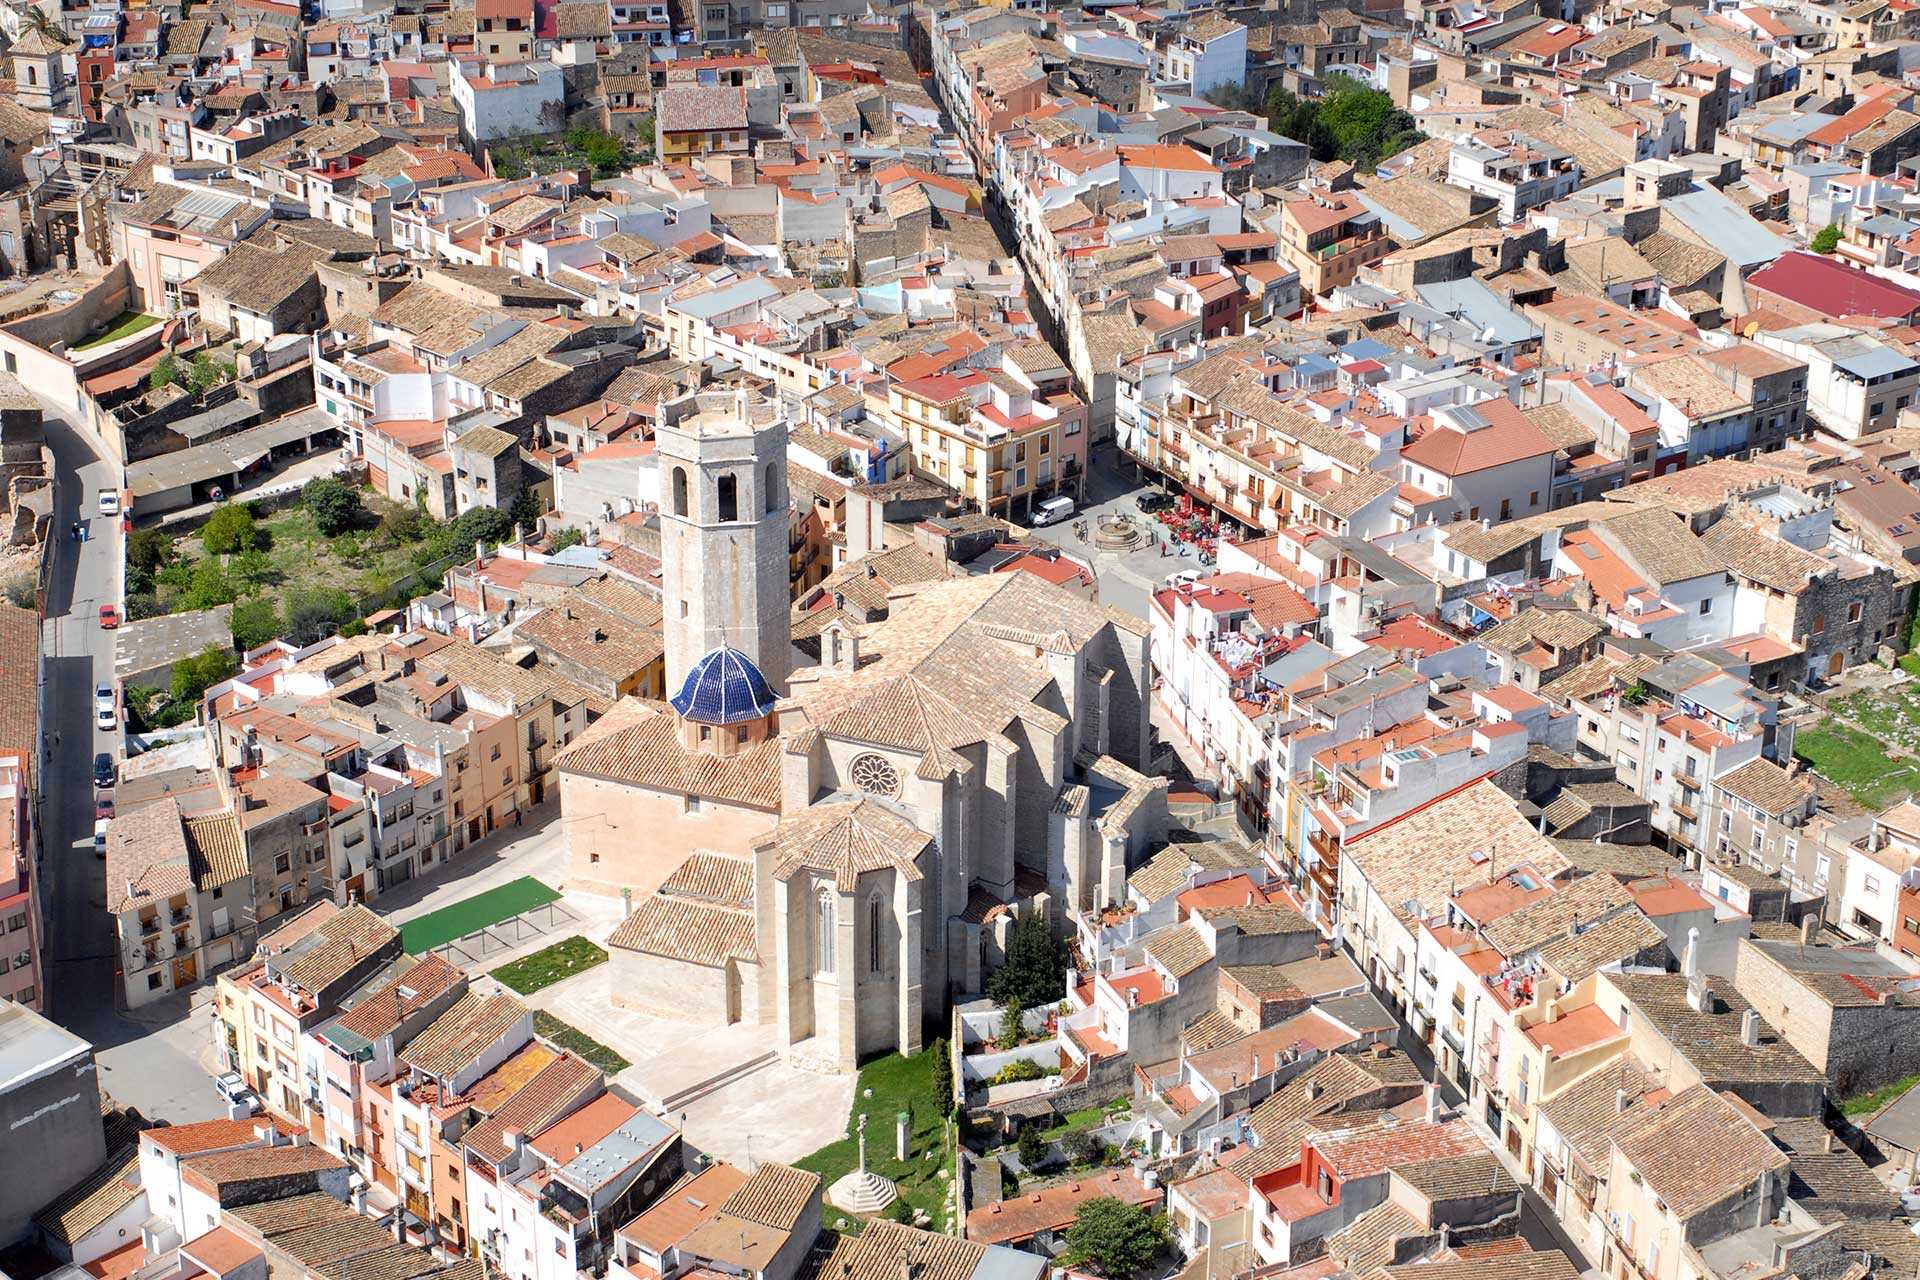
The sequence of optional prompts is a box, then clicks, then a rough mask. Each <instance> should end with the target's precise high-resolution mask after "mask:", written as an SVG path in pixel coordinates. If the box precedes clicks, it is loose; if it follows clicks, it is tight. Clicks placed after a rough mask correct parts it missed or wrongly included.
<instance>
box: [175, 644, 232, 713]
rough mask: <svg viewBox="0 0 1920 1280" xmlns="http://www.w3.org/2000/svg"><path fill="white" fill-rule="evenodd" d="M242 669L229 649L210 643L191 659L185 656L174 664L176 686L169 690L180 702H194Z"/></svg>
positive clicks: (176, 700)
mask: <svg viewBox="0 0 1920 1280" xmlns="http://www.w3.org/2000/svg"><path fill="white" fill-rule="evenodd" d="M239 669H240V663H239V661H238V660H237V659H236V658H235V657H234V656H233V651H232V650H230V649H222V648H220V647H218V646H217V645H208V646H207V647H206V648H205V649H202V650H201V651H200V652H199V653H197V654H195V655H194V656H193V657H191V658H182V659H180V661H178V662H176V663H174V664H173V685H172V688H171V689H170V692H171V693H172V695H173V700H174V701H175V702H177V703H194V702H198V701H199V700H200V695H201V694H203V693H205V692H206V691H207V690H208V689H209V688H211V687H213V686H214V685H216V684H219V683H220V682H221V681H222V680H225V679H227V678H228V677H229V676H231V675H233V673H234V672H236V671H238V670H239Z"/></svg>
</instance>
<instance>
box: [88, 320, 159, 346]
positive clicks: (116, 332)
mask: <svg viewBox="0 0 1920 1280" xmlns="http://www.w3.org/2000/svg"><path fill="white" fill-rule="evenodd" d="M159 323H160V317H159V316H150V315H146V314H145V313H143V312H139V311H122V312H121V313H120V314H119V315H117V316H115V317H114V319H113V323H112V324H110V325H108V326H107V327H106V328H104V329H102V330H101V331H100V332H99V333H96V334H94V335H93V336H92V337H90V338H88V339H87V340H86V341H85V342H81V343H77V344H75V346H74V348H73V349H74V350H75V351H91V350H92V349H93V348H95V347H104V346H106V345H107V344H108V343H109V342H118V341H120V339H122V338H127V337H131V336H133V335H134V334H136V333H138V332H140V331H141V330H142V329H151V328H153V326H155V325H157V324H159Z"/></svg>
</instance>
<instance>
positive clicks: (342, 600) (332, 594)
mask: <svg viewBox="0 0 1920 1280" xmlns="http://www.w3.org/2000/svg"><path fill="white" fill-rule="evenodd" d="M354 612H355V611H354V607H353V600H352V599H351V598H350V597H348V595H347V593H346V592H344V591H342V590H341V589H340V588H338V587H322V588H320V589H319V590H316V591H308V592H304V593H302V594H301V596H300V597H299V598H298V599H297V600H295V601H294V602H293V604H292V605H291V606H290V607H289V608H288V609H287V639H289V640H291V641H293V642H294V643H295V644H312V643H314V642H315V641H316V640H324V639H326V638H327V637H328V636H330V635H332V634H333V633H334V632H336V631H338V630H340V629H341V628H342V627H344V626H345V625H346V624H347V623H349V622H351V621H353V619H354Z"/></svg>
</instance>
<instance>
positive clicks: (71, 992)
mask: <svg viewBox="0 0 1920 1280" xmlns="http://www.w3.org/2000/svg"><path fill="white" fill-rule="evenodd" d="M46 424H47V444H48V446H49V447H50V448H51V449H52V451H53V457H54V467H55V485H54V499H55V504H54V518H53V534H54V539H55V545H54V548H53V566H52V573H51V575H50V579H49V582H48V587H47V599H46V621H45V623H44V624H43V628H42V632H41V645H42V648H43V652H44V653H45V655H46V662H45V669H46V680H45V684H44V686H43V687H42V689H41V704H40V712H41V723H42V726H43V728H42V737H43V741H44V742H45V745H46V749H47V751H48V753H49V756H48V759H47V760H46V762H45V765H44V767H43V769H42V771H41V791H40V823H41V845H40V859H41V865H40V875H41V890H42V900H41V901H42V908H43V910H44V911H45V913H46V925H47V928H46V939H47V957H46V975H45V985H46V988H47V995H48V1004H49V1012H50V1013H51V1015H52V1017H53V1018H54V1020H55V1021H56V1022H58V1023H60V1025H61V1026H64V1027H66V1028H67V1029H68V1030H70V1031H73V1032H74V1033H76V1034H78V1035H81V1036H84V1037H86V1038H87V1039H88V1040H90V1041H92V1042H93V1045H94V1048H95V1050H96V1052H97V1054H98V1057H99V1063H100V1067H101V1083H102V1086H103V1087H104V1088H105V1089H106V1090H107V1092H109V1093H111V1094H112V1095H113V1096H114V1098H115V1099H116V1100H118V1101H120V1102H122V1103H125V1104H131V1105H133V1106H136V1107H138V1108H140V1110H141V1111H142V1112H143V1113H145V1114H146V1115H148V1116H150V1117H153V1118H160V1119H167V1120H172V1121H175V1122H181V1121H187V1120H206V1119H212V1118H214V1117H217V1116H219V1115H220V1114H222V1111H221V1107H220V1103H219V1099H218V1097H217V1096H216V1095H215V1094H214V1092H213V1088H212V1086H211V1085H210V1084H209V1083H208V1081H207V1076H206V1073H205V1071H204V1069H203V1068H202V1066H201V1062H200V1057H199V1053H200V1050H201V1049H202V1048H203V1047H206V1046H207V1045H209V1044H210V1043H211V1041H210V1038H209V1026H208V1024H207V1022H206V1021H205V1020H204V1017H205V1015H197V1016H195V1017H194V1018H192V1019H191V1020H190V1019H189V1016H188V1010H187V1002H186V1000H184V999H176V1000H169V1001H167V1002H165V1003H164V1004H162V1005H156V1006H148V1007H146V1008H144V1009H142V1010H141V1011H140V1014H139V1017H138V1018H137V1019H134V1018H127V1017H122V1016H121V1015H120V1014H119V1013H118V1012H117V1009H116V1002H115V999H114V987H115V983H116V982H117V981H118V979H117V976H116V974H115V967H116V966H115V940H114V936H113V925H112V921H111V919H110V918H109V917H108V916H107V913H106V868H105V865H104V864H103V863H102V862H101V860H100V859H99V858H96V857H95V856H94V854H93V800H94V796H93V757H94V753H95V752H97V751H111V752H113V753H114V754H115V756H116V758H117V757H118V755H119V748H120V741H119V734H118V733H114V732H101V731H98V730H96V729H95V728H94V727H93V689H94V686H95V685H96V684H101V683H107V682H110V681H111V680H112V679H113V633H112V632H110V631H103V630H101V628H100V622H99V612H100V606H101V605H102V604H104V603H113V604H116V605H117V604H119V603H120V601H119V598H118V591H119V565H120V561H121V544H122V537H121V533H120V521H119V520H118V519H117V518H109V517H105V516H101V515H100V514H99V507H98V505H97V503H98V497H97V493H98V490H100V489H102V488H109V487H117V486H118V484H119V474H118V470H117V468H114V467H110V466H109V465H108V464H107V463H106V462H104V461H102V460H101V459H100V457H99V456H98V455H97V454H96V453H95V452H94V450H93V447H92V444H91V437H90V436H89V435H87V434H86V433H84V432H83V431H81V430H80V428H79V427H78V426H76V425H74V424H73V422H72V421H71V420H70V418H69V417H68V416H67V415H65V414H61V413H59V412H58V411H56V410H55V409H53V408H52V407H51V406H49V407H48V411H47V417H46ZM75 520H84V521H87V522H88V525H89V533H90V537H89V538H88V540H87V541H85V542H75V541H73V540H72V538H71V537H70V536H69V530H70V529H71V527H72V524H73V522H74V521H75Z"/></svg>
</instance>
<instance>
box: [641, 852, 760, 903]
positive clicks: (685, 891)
mask: <svg viewBox="0 0 1920 1280" xmlns="http://www.w3.org/2000/svg"><path fill="white" fill-rule="evenodd" d="M660 892H661V893H664V894H670V895H671V896H673V897H676V898H694V899H698V900H700V901H702V902H710V903H713V904H714V905H716V906H723V907H738V908H740V909H742V910H745V909H747V908H749V907H751V906H752V905H753V863H752V862H750V861H748V860H747V859H745V858H729V857H727V856H726V855H724V854H719V853H705V852H699V853H695V854H693V855H692V856H690V857H689V858H688V859H687V860H686V861H685V862H683V863H681V864H680V866H679V868H678V869H677V870H675V871H674V873H673V874H672V875H670V876H668V877H667V879H666V882H665V883H663V884H662V885H661V886H660Z"/></svg>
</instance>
